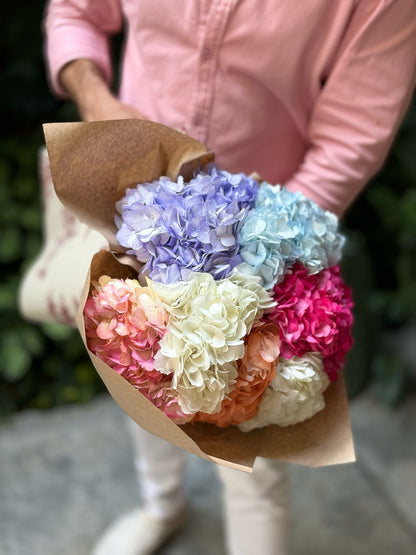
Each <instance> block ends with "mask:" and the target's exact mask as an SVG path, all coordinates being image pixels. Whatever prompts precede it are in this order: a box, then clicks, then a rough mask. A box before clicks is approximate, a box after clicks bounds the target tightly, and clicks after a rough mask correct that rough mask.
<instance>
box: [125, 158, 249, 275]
mask: <svg viewBox="0 0 416 555" xmlns="http://www.w3.org/2000/svg"><path fill="white" fill-rule="evenodd" d="M257 191H258V184H257V181H255V180H254V179H252V178H251V177H247V176H246V175H244V174H242V173H240V174H230V173H228V172H226V171H220V170H218V169H217V168H216V167H215V166H211V167H210V168H209V169H208V171H207V172H200V173H198V174H197V175H196V176H195V177H194V179H192V180H191V181H190V182H189V183H185V182H184V181H183V178H182V177H179V178H178V180H177V182H176V183H175V182H172V181H170V179H168V178H167V177H161V178H160V179H159V180H158V181H154V182H153V183H143V184H139V185H138V186H137V187H136V188H135V189H129V190H127V193H126V196H125V197H124V198H123V199H121V201H119V202H118V203H117V210H118V212H119V214H120V216H116V225H117V227H118V229H119V231H118V233H117V240H118V242H119V243H120V245H122V246H124V247H126V248H127V249H128V250H127V253H128V254H133V255H135V256H136V257H137V259H138V260H139V261H140V262H143V263H144V264H145V266H144V268H143V273H144V274H145V275H148V276H149V277H150V278H151V279H153V280H155V281H163V282H164V283H173V282H176V281H178V280H185V279H187V277H188V276H189V274H190V272H193V271H195V272H207V273H210V274H212V275H213V277H214V278H215V279H222V278H225V277H227V276H228V275H229V273H230V272H231V270H232V269H233V268H234V267H235V266H237V265H238V264H240V262H241V257H240V255H239V254H238V249H239V245H238V242H237V234H238V230H239V229H240V227H241V225H242V222H243V221H244V219H245V217H246V215H247V213H248V211H249V210H250V209H251V208H253V206H254V204H255V200H256V198H257Z"/></svg>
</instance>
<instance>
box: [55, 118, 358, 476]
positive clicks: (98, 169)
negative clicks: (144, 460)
mask: <svg viewBox="0 0 416 555" xmlns="http://www.w3.org/2000/svg"><path fill="white" fill-rule="evenodd" d="M44 129H45V137H46V144H47V147H48V151H49V157H50V160H51V169H52V176H53V181H54V184H55V188H56V191H57V194H58V196H59V197H60V199H61V200H62V202H63V203H64V204H66V205H67V206H68V207H69V208H70V209H71V210H73V211H74V212H75V213H76V214H77V215H78V216H79V217H80V219H82V220H83V221H84V222H86V223H87V224H88V225H90V226H91V227H94V228H95V229H98V230H100V231H101V232H102V233H103V234H104V235H105V236H106V237H107V239H108V240H109V243H110V245H111V248H113V245H115V232H116V228H115V226H114V223H113V222H114V213H115V203H116V201H117V200H119V199H120V198H121V197H122V196H123V195H124V193H125V190H126V188H127V187H129V186H135V185H136V184H137V183H143V182H149V181H152V180H154V179H156V178H158V177H160V176H161V175H168V176H169V177H170V178H171V179H176V178H177V176H178V175H180V174H181V175H184V177H185V178H189V177H190V175H191V174H192V172H193V171H194V170H195V169H196V168H197V167H198V166H199V165H203V164H205V163H207V162H208V161H211V160H213V158H214V155H213V153H212V152H210V151H209V150H208V149H207V148H206V147H205V146H204V145H202V144H201V143H199V142H197V141H195V140H193V139H191V138H190V137H187V136H186V135H183V134H182V133H179V132H177V131H174V130H173V129H170V128H167V127H165V126H162V125H159V124H156V123H153V122H145V121H140V120H120V121H112V122H93V123H77V124H74V123H69V124H48V125H45V126H44ZM116 250H118V251H122V249H121V248H120V247H117V248H116ZM101 275H109V276H111V277H114V278H126V277H133V278H134V277H137V273H136V272H135V270H134V269H133V268H132V267H131V264H130V265H124V264H122V263H121V262H120V261H119V260H117V259H116V258H115V257H114V256H113V255H112V254H111V253H109V252H106V251H100V252H99V253H97V254H96V255H95V256H94V258H93V260H92V262H91V268H90V273H89V276H88V278H87V281H86V283H85V287H84V291H83V296H82V300H81V303H80V308H79V313H78V320H77V323H78V328H79V331H80V334H81V336H82V338H83V341H84V344H85V346H86V348H87V351H88V354H89V356H90V358H91V360H92V362H93V364H94V367H95V369H96V370H97V372H98V374H99V375H100V377H101V379H102V380H103V382H104V383H105V385H106V387H107V389H108V391H109V392H110V394H111V395H112V397H113V398H114V399H115V400H116V402H117V403H118V404H119V405H120V407H121V408H122V409H123V410H124V411H125V412H126V413H127V414H128V415H129V416H130V417H131V418H132V419H133V420H134V421H135V422H137V423H138V424H139V425H140V426H142V427H143V428H144V429H145V430H147V431H149V432H151V433H153V434H155V435H157V436H159V437H161V438H163V439H165V440H168V441H170V442H171V443H173V444H175V445H177V446H179V447H181V448H183V449H185V450H187V451H189V452H191V453H194V454H196V455H198V456H200V457H202V458H204V459H207V460H210V461H213V462H216V463H218V464H222V465H224V466H228V467H230V468H235V469H239V470H243V471H246V472H251V470H252V467H253V464H254V461H255V458H256V457H257V456H262V457H267V458H275V459H280V460H283V461H287V462H293V463H297V464H302V465H307V466H313V467H318V466H326V465H331V464H340V463H347V462H353V461H354V460H355V455H354V446H353V440H352V434H351V425H350V419H349V413H348V402H347V396H346V390H345V384H344V380H343V378H340V379H339V380H338V381H337V382H335V383H332V384H331V385H330V387H329V388H328V390H327V391H326V393H325V402H326V406H325V409H324V410H323V411H321V412H319V413H318V414H316V415H315V416H314V417H313V418H311V419H309V420H306V421H305V422H302V423H300V424H296V425H292V426H287V427H279V426H276V425H273V426H268V427H266V428H262V429H258V430H253V431H251V432H241V431H240V430H239V429H238V428H237V427H235V426H229V427H228V428H224V429H223V428H217V427H216V426H214V425H212V424H205V423H196V424H192V423H189V424H185V425H182V426H178V425H176V424H175V423H174V422H172V421H171V420H170V419H169V418H168V417H166V416H165V415H164V414H163V413H162V412H161V411H160V410H159V409H157V408H156V407H155V406H154V405H153V404H152V403H151V402H150V401H148V400H147V399H146V398H145V397H144V396H143V395H142V394H141V393H140V392H139V391H137V390H136V389H135V388H134V387H133V386H132V385H131V384H129V383H128V382H127V381H126V380H125V379H124V378H122V377H121V376H120V375H119V374H117V373H116V372H114V371H113V370H112V369H111V368H110V367H109V366H108V365H107V364H105V363H104V362H103V361H101V360H100V359H99V358H98V357H96V356H95V355H94V354H93V353H92V352H91V351H89V349H88V347H87V345H86V339H85V327H84V319H83V307H84V304H85V301H86V298H87V295H88V293H89V291H90V289H91V282H94V281H96V280H98V278H99V277H100V276H101Z"/></svg>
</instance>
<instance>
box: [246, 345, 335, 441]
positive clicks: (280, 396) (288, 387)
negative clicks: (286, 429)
mask: <svg viewBox="0 0 416 555" xmlns="http://www.w3.org/2000/svg"><path fill="white" fill-rule="evenodd" d="M329 383H330V382H329V378H328V375H327V374H326V372H325V371H324V369H323V364H322V357H321V355H320V354H319V353H306V354H305V355H304V356H303V357H302V358H300V357H293V358H291V359H284V358H282V357H281V358H280V359H279V363H278V364H277V366H276V377H275V378H274V380H273V381H272V382H271V383H270V385H269V387H268V388H267V389H266V391H265V393H264V395H263V398H262V400H261V402H260V405H259V412H258V414H257V416H256V417H254V418H252V419H251V420H248V421H246V422H243V423H242V424H240V425H239V428H240V430H242V431H243V432H248V431H250V430H253V429H255V428H263V427H264V426H268V425H269V424H278V425H279V426H289V425H291V424H297V423H298V422H302V421H303V420H307V419H308V418H311V417H312V416H313V415H314V414H316V413H317V412H319V411H320V410H322V409H323V408H324V407H325V400H324V396H323V393H324V391H325V390H326V389H327V387H328V385H329Z"/></svg>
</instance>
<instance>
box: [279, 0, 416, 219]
mask: <svg viewBox="0 0 416 555" xmlns="http://www.w3.org/2000/svg"><path fill="white" fill-rule="evenodd" d="M415 80H416V1H415V0H360V1H359V2H358V3H357V6H356V8H355V11H354V13H353V15H352V17H351V20H350V24H349V26H348V28H347V30H346V33H345V35H344V38H343V41H342V42H341V45H340V49H339V52H338V56H337V58H336V60H335V62H334V64H333V67H332V70H331V71H330V72H329V75H328V76H327V79H326V81H325V84H324V86H323V88H322V90H321V92H320V94H319V96H318V99H317V101H316V103H315V106H314V108H313V110H312V113H311V117H310V122H309V128H308V141H309V145H310V146H309V148H308V150H307V152H306V155H305V157H304V160H303V162H302V164H301V165H300V167H299V169H298V171H297V172H296V173H295V174H294V175H293V177H292V178H291V179H290V180H289V181H288V182H287V183H286V184H285V185H286V187H287V188H288V189H289V190H292V191H301V192H302V193H304V194H305V195H306V196H308V197H309V198H312V199H313V200H315V201H316V202H317V203H318V204H319V205H320V206H321V207H322V208H324V209H326V210H332V211H333V212H335V213H337V214H338V215H340V216H341V215H342V214H343V213H344V212H345V210H346V209H347V207H348V206H349V205H350V204H351V202H352V201H353V199H354V198H355V197H356V196H357V195H358V193H359V192H360V191H361V189H362V188H363V187H364V185H365V184H366V183H367V182H368V180H369V179H370V178H371V177H372V176H373V175H374V174H375V173H376V172H377V170H378V169H380V167H381V165H382V163H383V162H384V160H385V157H386V155H387V152H388V150H389V148H390V146H391V143H392V141H393V139H394V136H395V134H396V132H397V129H398V126H399V124H400V122H401V120H402V118H403V116H404V114H405V112H406V109H407V107H408V105H409V103H410V99H411V96H412V92H413V89H414V85H415Z"/></svg>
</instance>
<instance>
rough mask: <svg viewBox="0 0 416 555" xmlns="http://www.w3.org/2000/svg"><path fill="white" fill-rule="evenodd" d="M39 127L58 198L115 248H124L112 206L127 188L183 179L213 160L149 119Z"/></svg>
mask: <svg viewBox="0 0 416 555" xmlns="http://www.w3.org/2000/svg"><path fill="white" fill-rule="evenodd" d="M43 129H44V134H45V139H46V146H47V148H48V153H49V160H50V164H51V170H52V176H53V183H54V186H55V190H56V193H57V195H58V197H59V198H60V200H61V201H62V202H63V204H65V205H66V206H67V208H69V209H70V210H72V212H74V214H76V215H77V216H78V218H79V219H80V220H81V221H82V222H85V223H87V224H88V225H89V226H90V227H93V228H94V229H96V230H97V231H99V232H101V233H102V234H103V235H104V236H105V237H106V238H107V240H108V242H109V244H110V247H111V249H113V250H116V251H122V252H123V251H124V249H123V248H122V247H120V245H119V244H118V243H117V241H116V238H115V234H116V231H117V229H116V226H115V225H114V215H115V212H116V209H115V204H116V202H117V201H118V200H120V199H121V198H122V197H123V196H124V194H125V192H126V189H127V188H128V187H135V186H136V185H137V184H138V183H145V182H151V181H153V180H155V179H158V178H159V177H160V176H162V175H166V176H168V177H169V178H170V179H172V180H176V179H177V177H178V175H183V176H184V177H185V179H189V178H190V177H191V176H192V174H193V172H194V170H195V169H196V168H197V167H199V166H203V165H204V164H207V163H208V162H211V161H213V160H214V154H213V152H211V151H209V150H208V149H207V147H206V146H204V145H203V144H202V143H200V142H198V141H196V140H195V139H192V138H191V137H189V136H188V135H185V134H184V133H180V132H179V131H175V130H174V129H171V128H170V127H166V126H164V125H160V124H158V123H154V122H152V121H145V120H138V119H131V120H117V121H96V122H90V123H48V124H46V125H44V126H43Z"/></svg>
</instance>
